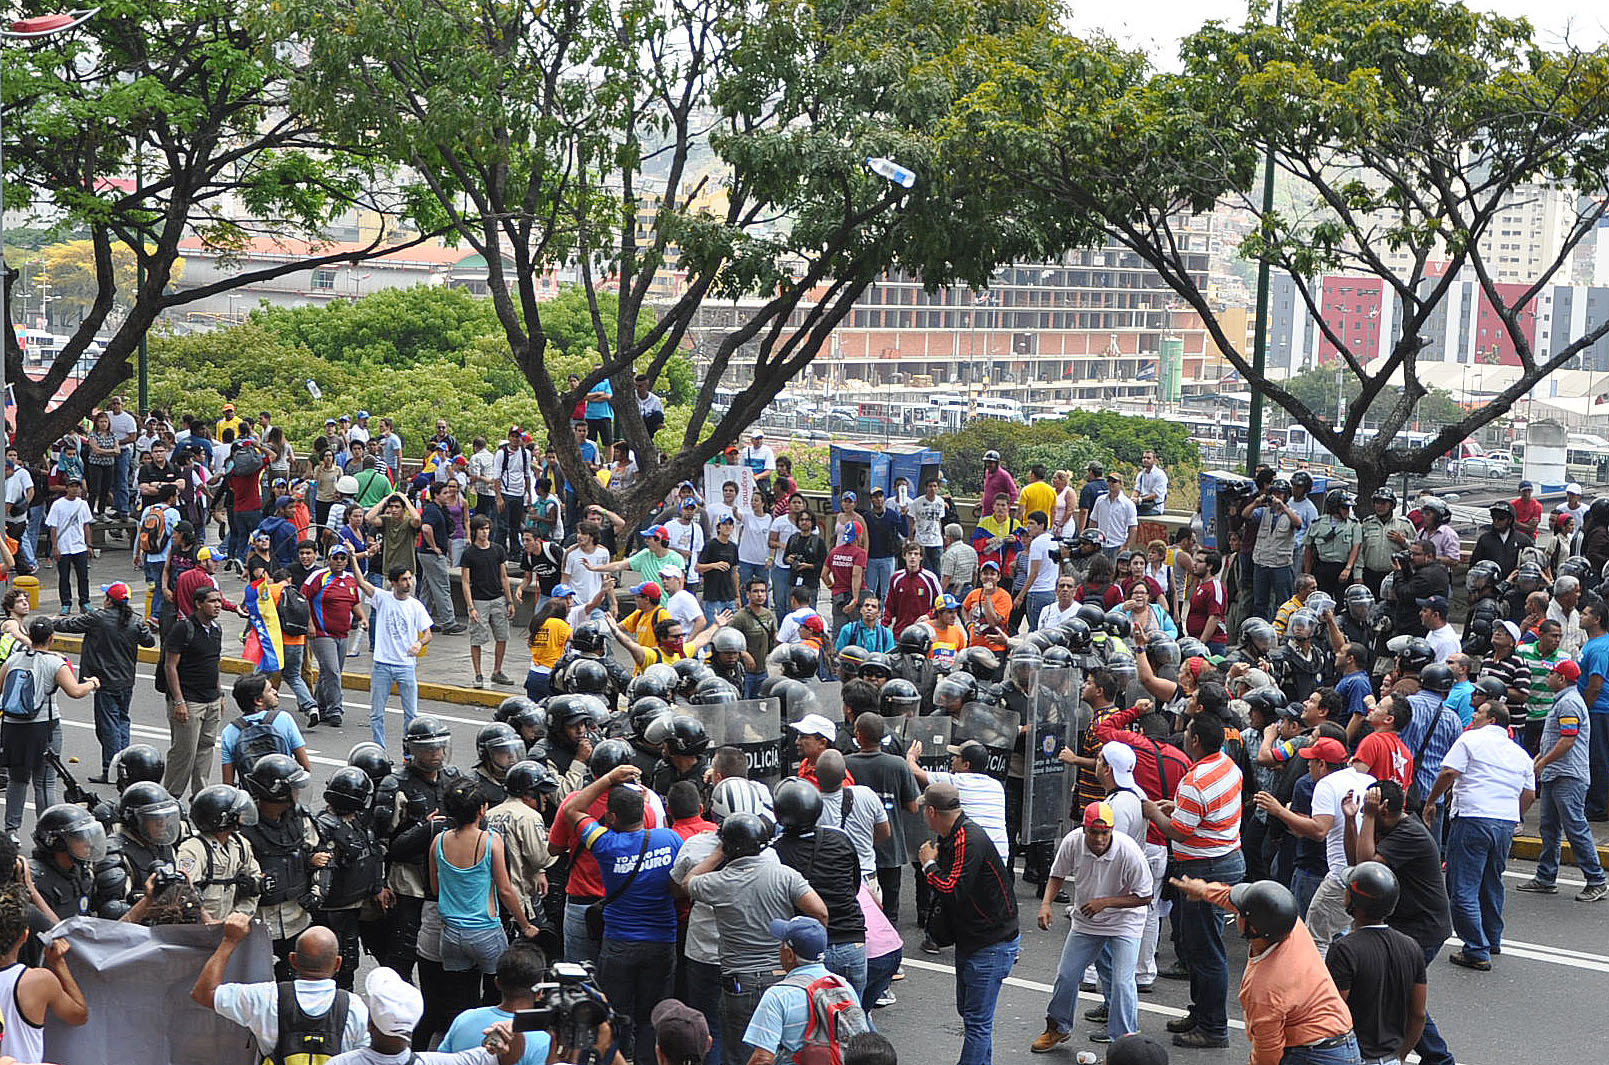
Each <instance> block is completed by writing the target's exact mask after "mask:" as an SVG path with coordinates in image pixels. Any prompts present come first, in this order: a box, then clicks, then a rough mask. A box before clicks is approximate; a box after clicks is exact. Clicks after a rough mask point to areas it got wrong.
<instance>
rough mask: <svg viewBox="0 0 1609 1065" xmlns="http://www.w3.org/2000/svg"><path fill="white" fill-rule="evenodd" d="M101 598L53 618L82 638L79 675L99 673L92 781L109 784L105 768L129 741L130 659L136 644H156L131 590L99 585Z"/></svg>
mask: <svg viewBox="0 0 1609 1065" xmlns="http://www.w3.org/2000/svg"><path fill="white" fill-rule="evenodd" d="M101 591H102V592H104V593H105V594H106V601H105V603H104V605H103V606H102V607H101V609H99V610H95V611H91V612H89V613H85V614H78V615H76V616H74V617H67V618H60V619H58V620H57V621H56V631H57V632H67V633H74V634H79V635H82V636H83V637H84V657H83V660H82V661H81V662H80V663H79V668H78V675H79V676H80V677H83V678H84V679H86V680H87V679H89V678H90V677H99V678H100V681H101V686H100V689H99V690H98V691H96V692H95V738H96V739H98V740H99V741H100V743H101V773H100V776H98V777H90V778H89V779H90V781H91V782H93V783H95V784H109V783H111V781H110V780H109V779H108V778H107V770H108V768H109V767H110V766H111V764H112V759H113V758H114V757H116V756H117V753H118V752H119V751H121V750H122V749H123V748H125V747H127V746H128V745H129V705H130V704H131V703H132V702H133V699H134V663H135V660H136V659H137V658H138V656H139V651H140V648H141V647H155V646H156V635H155V634H154V633H153V632H152V631H151V630H150V629H148V628H147V627H146V625H145V621H144V619H143V618H141V617H139V616H138V615H137V614H135V613H134V610H133V608H132V607H131V606H129V596H130V589H129V586H128V585H127V584H125V583H124V582H122V581H113V582H112V583H111V584H108V585H106V586H104V587H103V588H102V589H101Z"/></svg>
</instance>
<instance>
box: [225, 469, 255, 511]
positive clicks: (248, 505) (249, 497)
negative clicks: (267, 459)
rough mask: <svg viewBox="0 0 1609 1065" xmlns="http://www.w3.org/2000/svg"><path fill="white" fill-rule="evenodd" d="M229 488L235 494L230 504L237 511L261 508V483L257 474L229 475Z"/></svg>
mask: <svg viewBox="0 0 1609 1065" xmlns="http://www.w3.org/2000/svg"><path fill="white" fill-rule="evenodd" d="M229 490H230V491H231V492H233V493H234V494H235V501H234V503H232V504H231V506H232V507H233V509H234V510H235V511H236V512H237V513H245V512H246V511H248V510H261V509H263V483H262V481H261V479H260V475H259V474H255V473H253V474H248V475H246V476H244V477H230V478H229Z"/></svg>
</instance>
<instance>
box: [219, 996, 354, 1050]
mask: <svg viewBox="0 0 1609 1065" xmlns="http://www.w3.org/2000/svg"><path fill="white" fill-rule="evenodd" d="M295 983H296V1003H297V1005H299V1006H301V1007H302V1011H303V1012H304V1013H307V1014H310V1015H312V1016H314V1017H322V1016H324V1015H325V1014H326V1013H328V1012H329V1011H330V1007H332V1006H333V1005H335V981H334V980H297V981H296V982H295ZM212 1008H213V1012H215V1013H217V1014H218V1016H220V1017H222V1018H223V1019H224V1020H227V1021H234V1022H235V1023H236V1024H238V1025H240V1026H241V1027H242V1028H249V1029H251V1034H252V1035H254V1036H256V1037H257V1045H258V1047H259V1048H261V1050H262V1052H263V1053H264V1054H265V1055H266V1054H271V1053H273V1051H274V1044H275V1043H277V1042H279V985H277V984H272V983H267V984H219V985H218V990H217V992H216V993H215V994H214V995H213V998H212ZM368 1045H369V1008H368V1007H367V1006H366V1005H364V1004H363V999H362V998H360V997H358V996H357V995H355V994H354V995H351V996H350V997H349V998H348V999H347V1008H346V1028H345V1029H344V1030H343V1031H342V1034H341V1048H342V1049H343V1050H356V1049H357V1048H358V1047H366V1046H368ZM343 1056H344V1055H343Z"/></svg>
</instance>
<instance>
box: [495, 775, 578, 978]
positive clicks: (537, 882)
mask: <svg viewBox="0 0 1609 1065" xmlns="http://www.w3.org/2000/svg"><path fill="white" fill-rule="evenodd" d="M503 788H504V790H505V791H506V792H507V793H508V798H506V799H504V800H503V801H502V802H501V803H499V804H498V805H496V806H493V807H492V808H491V809H490V810H488V811H486V827H487V828H489V829H491V830H492V831H493V832H497V833H499V834H500V835H501V836H502V837H503V855H504V858H505V860H506V861H507V863H508V879H509V882H510V883H511V884H513V885H514V892H515V894H517V895H519V897H520V905H521V907H522V908H523V909H524V911H525V918H526V919H527V920H529V921H530V922H531V923H532V924H534V925H536V926H537V927H539V928H542V929H544V930H547V929H553V928H556V927H558V926H559V925H560V924H562V923H563V921H564V893H563V892H562V891H555V892H553V893H552V894H551V896H550V894H549V892H548V877H547V870H548V868H549V867H550V866H552V865H553V864H554V862H555V861H556V860H557V859H556V858H555V856H554V855H553V853H552V851H551V850H549V848H548V833H547V822H546V821H545V820H544V819H543V815H544V814H549V813H550V812H552V811H556V810H557V803H556V801H555V799H554V796H555V795H557V794H558V790H559V782H558V781H557V780H554V779H553V774H552V773H550V772H548V770H547V767H546V766H544V765H542V764H540V763H539V762H534V761H529V760H527V761H523V762H516V763H515V764H514V765H513V766H511V767H510V768H509V771H508V773H507V774H505V775H504V777H503ZM550 899H551V902H550ZM549 936H551V933H549ZM549 936H544V938H548V937H549ZM551 939H552V941H551V942H548V943H544V944H543V946H544V949H548V950H555V951H556V950H557V948H558V947H560V946H561V944H560V943H559V942H558V940H557V937H556V936H551Z"/></svg>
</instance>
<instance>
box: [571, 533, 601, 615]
mask: <svg viewBox="0 0 1609 1065" xmlns="http://www.w3.org/2000/svg"><path fill="white" fill-rule="evenodd" d="M608 561H609V549H608V548H607V547H604V546H602V545H599V546H597V547H594V548H593V549H592V550H591V551H584V550H582V548H581V545H580V544H576V545H574V546H572V547H571V548H570V549H569V550H568V551H566V552H565V553H564V583H566V584H568V585H569V586H570V587H571V588H574V589H575V601H576V605H577V606H578V607H581V606H585V605H586V604H587V603H590V602H591V601H592V597H593V596H595V595H597V594H598V589H599V588H602V587H603V574H601V573H594V572H592V571H591V570H589V569H587V566H586V564H587V563H588V562H590V563H592V564H593V565H594V566H602V565H604V564H605V563H607V562H608Z"/></svg>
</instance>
